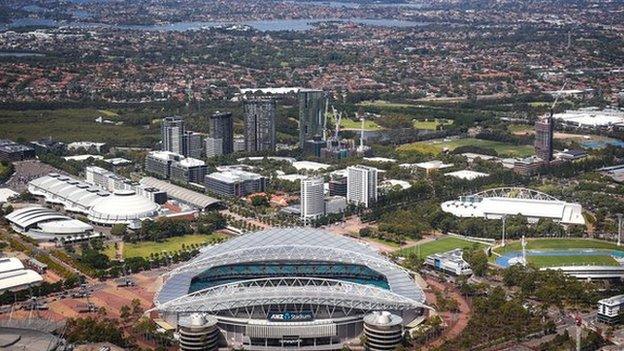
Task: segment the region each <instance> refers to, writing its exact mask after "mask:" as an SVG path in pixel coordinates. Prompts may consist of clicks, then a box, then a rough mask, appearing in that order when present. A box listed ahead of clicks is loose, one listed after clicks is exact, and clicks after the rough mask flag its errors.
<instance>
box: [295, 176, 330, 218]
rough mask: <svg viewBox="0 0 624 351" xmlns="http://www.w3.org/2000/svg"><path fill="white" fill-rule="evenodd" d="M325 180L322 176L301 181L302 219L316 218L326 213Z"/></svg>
mask: <svg viewBox="0 0 624 351" xmlns="http://www.w3.org/2000/svg"><path fill="white" fill-rule="evenodd" d="M323 185H324V181H323V178H322V177H315V178H308V179H303V180H302V181H301V219H303V220H304V221H307V220H310V219H316V218H318V217H321V216H323V215H324V214H325V199H324V189H323Z"/></svg>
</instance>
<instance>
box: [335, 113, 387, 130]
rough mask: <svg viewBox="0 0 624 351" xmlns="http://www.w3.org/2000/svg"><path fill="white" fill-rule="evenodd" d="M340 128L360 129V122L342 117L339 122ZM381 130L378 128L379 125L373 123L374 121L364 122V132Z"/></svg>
mask: <svg viewBox="0 0 624 351" xmlns="http://www.w3.org/2000/svg"><path fill="white" fill-rule="evenodd" d="M340 128H341V129H358V130H359V129H361V128H362V122H361V121H354V120H352V119H350V118H345V117H344V116H343V117H342V119H341V120H340ZM381 129H382V128H381V127H380V126H379V124H377V123H375V122H374V121H369V120H365V121H364V130H381Z"/></svg>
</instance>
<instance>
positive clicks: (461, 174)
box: [445, 169, 489, 180]
mask: <svg viewBox="0 0 624 351" xmlns="http://www.w3.org/2000/svg"><path fill="white" fill-rule="evenodd" d="M445 175H446V176H449V177H455V178H459V179H464V180H475V179H477V178H481V177H487V176H489V174H487V173H483V172H475V171H471V170H468V169H462V170H461V171H455V172H449V173H446V174H445Z"/></svg>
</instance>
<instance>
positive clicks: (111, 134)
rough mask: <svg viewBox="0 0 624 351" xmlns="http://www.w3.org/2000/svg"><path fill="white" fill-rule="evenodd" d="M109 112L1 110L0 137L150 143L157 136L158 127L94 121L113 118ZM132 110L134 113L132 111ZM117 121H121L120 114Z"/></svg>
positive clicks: (137, 144) (132, 143) (90, 110)
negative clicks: (149, 127)
mask: <svg viewBox="0 0 624 351" xmlns="http://www.w3.org/2000/svg"><path fill="white" fill-rule="evenodd" d="M111 113H114V112H112V111H101V110H96V109H88V108H83V109H58V110H26V111H11V110H1V111H0V125H1V126H2V128H0V139H4V138H7V139H15V138H16V137H22V138H24V139H25V140H36V139H41V138H48V137H52V138H54V139H57V140H60V141H63V142H72V141H79V140H89V141H99V142H106V143H113V144H115V145H133V146H141V145H150V144H151V143H152V142H153V141H154V140H156V138H157V137H158V133H159V130H158V129H157V128H153V129H149V130H148V129H144V128H142V127H141V126H131V125H129V124H124V125H120V126H116V125H110V124H103V123H96V122H95V119H96V118H98V117H106V118H109V117H112V115H111ZM133 113H134V112H133ZM116 120H119V121H123V120H124V118H123V117H117V118H116Z"/></svg>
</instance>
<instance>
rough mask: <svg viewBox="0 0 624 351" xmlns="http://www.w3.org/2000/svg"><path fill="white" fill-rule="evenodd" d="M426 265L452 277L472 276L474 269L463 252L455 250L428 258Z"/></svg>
mask: <svg viewBox="0 0 624 351" xmlns="http://www.w3.org/2000/svg"><path fill="white" fill-rule="evenodd" d="M425 264H426V265H428V266H430V267H433V269H435V270H439V271H442V272H445V273H448V274H452V275H471V274H472V269H470V265H469V264H468V262H466V261H465V260H464V258H463V251H462V250H461V249H455V250H451V251H447V252H442V253H436V254H433V255H429V256H427V258H426V259H425Z"/></svg>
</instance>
